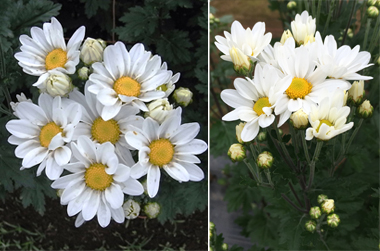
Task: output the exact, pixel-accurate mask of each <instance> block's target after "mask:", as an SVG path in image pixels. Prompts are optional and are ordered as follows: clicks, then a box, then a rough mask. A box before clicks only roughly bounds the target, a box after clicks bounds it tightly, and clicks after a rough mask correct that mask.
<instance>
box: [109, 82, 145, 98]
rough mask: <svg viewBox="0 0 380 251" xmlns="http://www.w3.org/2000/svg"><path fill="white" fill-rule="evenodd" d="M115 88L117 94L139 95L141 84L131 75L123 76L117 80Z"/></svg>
mask: <svg viewBox="0 0 380 251" xmlns="http://www.w3.org/2000/svg"><path fill="white" fill-rule="evenodd" d="M113 89H114V90H115V92H116V93H117V94H121V95H125V96H129V97H138V96H139V95H140V90H141V85H140V84H139V83H138V82H137V81H136V80H134V79H132V78H130V77H121V78H119V79H118V80H116V81H115V83H114V85H113Z"/></svg>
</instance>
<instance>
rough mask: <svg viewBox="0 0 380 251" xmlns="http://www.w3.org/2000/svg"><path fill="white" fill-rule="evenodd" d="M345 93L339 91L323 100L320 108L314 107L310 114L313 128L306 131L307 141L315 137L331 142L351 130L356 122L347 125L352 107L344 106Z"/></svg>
mask: <svg viewBox="0 0 380 251" xmlns="http://www.w3.org/2000/svg"><path fill="white" fill-rule="evenodd" d="M343 100H344V93H343V92H342V90H337V91H336V92H335V93H334V95H329V96H327V97H325V98H324V99H322V100H321V102H320V103H319V106H316V105H312V106H311V111H310V114H309V122H310V125H311V127H309V128H308V129H307V130H306V140H312V139H313V138H314V137H315V138H317V139H320V140H329V139H331V138H333V137H335V136H336V135H338V134H341V133H344V132H346V131H348V130H350V129H351V128H352V127H353V125H354V122H350V123H348V124H346V121H347V116H348V115H349V114H350V107H348V106H343Z"/></svg>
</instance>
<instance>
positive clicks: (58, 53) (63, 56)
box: [45, 49, 67, 70]
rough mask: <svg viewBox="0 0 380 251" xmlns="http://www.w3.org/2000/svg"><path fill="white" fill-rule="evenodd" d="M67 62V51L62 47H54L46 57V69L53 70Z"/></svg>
mask: <svg viewBox="0 0 380 251" xmlns="http://www.w3.org/2000/svg"><path fill="white" fill-rule="evenodd" d="M66 62H67V53H66V51H64V50H62V49H54V50H52V51H51V52H49V54H47V56H46V58H45V68H46V70H52V69H55V68H57V67H62V68H64V67H65V64H66Z"/></svg>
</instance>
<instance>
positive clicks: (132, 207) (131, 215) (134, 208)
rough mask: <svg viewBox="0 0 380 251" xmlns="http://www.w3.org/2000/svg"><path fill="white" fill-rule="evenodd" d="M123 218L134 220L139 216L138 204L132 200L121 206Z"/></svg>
mask: <svg viewBox="0 0 380 251" xmlns="http://www.w3.org/2000/svg"><path fill="white" fill-rule="evenodd" d="M123 209H124V214H125V218H127V219H128V220H133V219H136V218H137V217H138V216H139V215H140V204H139V203H138V202H137V201H134V200H131V199H129V200H127V201H126V202H124V204H123Z"/></svg>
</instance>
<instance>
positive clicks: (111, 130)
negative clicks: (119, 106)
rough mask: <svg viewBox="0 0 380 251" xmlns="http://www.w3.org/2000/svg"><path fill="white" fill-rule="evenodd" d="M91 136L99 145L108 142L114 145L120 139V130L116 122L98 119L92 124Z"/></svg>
mask: <svg viewBox="0 0 380 251" xmlns="http://www.w3.org/2000/svg"><path fill="white" fill-rule="evenodd" d="M91 136H92V138H93V139H94V140H96V141H98V142H99V143H101V144H103V143H104V142H108V141H109V142H111V143H112V144H115V143H116V142H117V141H118V140H119V138H120V128H119V125H118V124H117V122H116V120H114V119H110V120H108V121H104V120H103V119H102V118H101V117H99V118H97V119H95V120H94V123H93V124H92V127H91Z"/></svg>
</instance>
